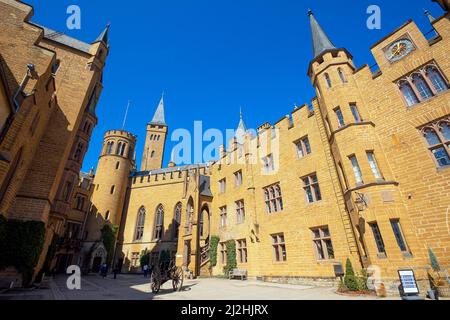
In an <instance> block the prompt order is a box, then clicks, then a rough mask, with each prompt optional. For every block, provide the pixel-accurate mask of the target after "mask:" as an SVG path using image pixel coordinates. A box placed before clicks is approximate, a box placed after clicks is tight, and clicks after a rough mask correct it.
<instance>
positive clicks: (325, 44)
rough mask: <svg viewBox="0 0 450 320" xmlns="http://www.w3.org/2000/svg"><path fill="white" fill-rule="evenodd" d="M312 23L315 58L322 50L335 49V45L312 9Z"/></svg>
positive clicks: (309, 13) (310, 12)
mask: <svg viewBox="0 0 450 320" xmlns="http://www.w3.org/2000/svg"><path fill="white" fill-rule="evenodd" d="M308 15H309V19H310V23H311V34H312V42H313V58H316V57H318V56H319V55H320V54H321V53H322V52H324V51H326V50H330V49H335V47H334V45H333V44H332V43H331V41H330V39H329V38H328V36H327V35H326V34H325V32H324V31H323V29H322V27H321V26H320V25H319V23H318V22H317V20H316V18H314V15H313V13H312V11H311V10H309V11H308Z"/></svg>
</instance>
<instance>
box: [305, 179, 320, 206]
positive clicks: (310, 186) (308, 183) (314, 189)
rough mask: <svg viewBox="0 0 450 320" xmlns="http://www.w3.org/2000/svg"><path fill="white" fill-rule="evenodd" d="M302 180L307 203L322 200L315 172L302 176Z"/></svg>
mask: <svg viewBox="0 0 450 320" xmlns="http://www.w3.org/2000/svg"><path fill="white" fill-rule="evenodd" d="M302 181H303V189H304V190H305V194H306V201H307V202H308V203H314V202H317V201H320V200H322V194H321V192H320V186H319V180H318V179H317V175H316V174H315V173H314V174H311V175H309V176H307V177H304V178H302Z"/></svg>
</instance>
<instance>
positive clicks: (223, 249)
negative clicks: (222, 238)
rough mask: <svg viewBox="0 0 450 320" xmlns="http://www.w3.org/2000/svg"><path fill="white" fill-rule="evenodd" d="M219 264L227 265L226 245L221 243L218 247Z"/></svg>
mask: <svg viewBox="0 0 450 320" xmlns="http://www.w3.org/2000/svg"><path fill="white" fill-rule="evenodd" d="M219 247H220V263H221V264H223V265H226V264H227V244H226V242H222V243H221V244H220V245H219Z"/></svg>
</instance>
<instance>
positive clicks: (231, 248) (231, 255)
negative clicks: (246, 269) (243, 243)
mask: <svg viewBox="0 0 450 320" xmlns="http://www.w3.org/2000/svg"><path fill="white" fill-rule="evenodd" d="M226 247H227V265H226V266H225V267H224V268H223V271H224V273H225V275H228V273H229V272H230V271H231V270H233V269H235V268H236V267H237V261H236V241H234V240H229V241H227V243H226Z"/></svg>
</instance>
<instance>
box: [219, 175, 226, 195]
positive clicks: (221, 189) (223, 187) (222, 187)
mask: <svg viewBox="0 0 450 320" xmlns="http://www.w3.org/2000/svg"><path fill="white" fill-rule="evenodd" d="M226 191H227V179H225V178H223V179H222V180H220V181H219V193H225V192H226Z"/></svg>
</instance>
